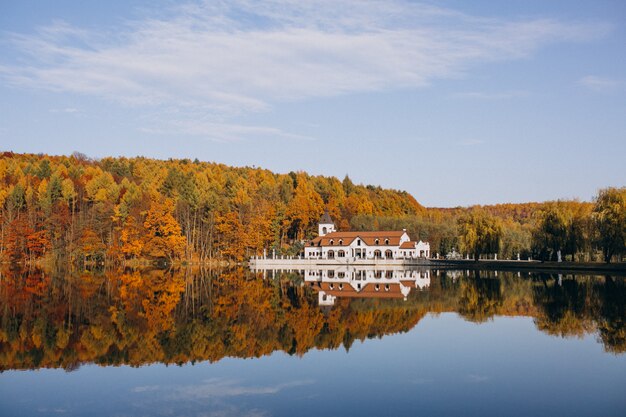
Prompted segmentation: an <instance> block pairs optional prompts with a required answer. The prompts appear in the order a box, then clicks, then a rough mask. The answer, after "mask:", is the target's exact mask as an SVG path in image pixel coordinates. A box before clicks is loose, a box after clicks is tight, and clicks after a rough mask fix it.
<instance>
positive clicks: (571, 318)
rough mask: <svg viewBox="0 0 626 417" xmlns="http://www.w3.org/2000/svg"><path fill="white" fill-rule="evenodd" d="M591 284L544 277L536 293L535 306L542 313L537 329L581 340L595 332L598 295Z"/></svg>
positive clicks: (537, 320) (537, 321) (536, 321)
mask: <svg viewBox="0 0 626 417" xmlns="http://www.w3.org/2000/svg"><path fill="white" fill-rule="evenodd" d="M589 284H590V283H589V282H579V281H577V280H574V279H565V280H562V283H561V285H559V284H558V281H557V278H552V277H551V278H547V277H545V276H544V277H542V280H541V285H536V286H535V289H534V295H535V303H536V304H537V306H538V307H539V309H540V313H539V315H538V316H537V318H536V319H535V323H536V324H537V327H538V328H539V329H541V330H542V331H545V332H547V333H549V334H553V335H558V336H562V337H565V336H579V337H582V336H583V335H585V334H586V333H589V332H591V331H593V330H595V324H594V322H593V320H592V318H593V317H597V313H596V310H597V306H596V305H595V303H596V300H597V294H595V292H594V288H593V286H591V285H589Z"/></svg>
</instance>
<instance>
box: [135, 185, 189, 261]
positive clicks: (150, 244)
mask: <svg viewBox="0 0 626 417" xmlns="http://www.w3.org/2000/svg"><path fill="white" fill-rule="evenodd" d="M173 213H174V202H173V201H172V200H170V199H167V198H163V197H161V196H153V198H152V201H151V204H150V210H148V212H147V214H146V219H145V221H144V223H143V226H144V227H145V228H146V229H147V234H146V236H145V237H144V246H143V253H144V254H145V255H147V256H150V257H153V258H167V259H169V260H170V261H172V260H174V259H178V258H180V257H181V256H182V254H183V253H184V251H185V244H186V243H185V237H184V236H183V235H182V233H181V232H182V231H181V227H180V224H178V222H177V221H176V219H175V218H174V215H173Z"/></svg>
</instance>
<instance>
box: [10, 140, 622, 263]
mask: <svg viewBox="0 0 626 417" xmlns="http://www.w3.org/2000/svg"><path fill="white" fill-rule="evenodd" d="M625 200H626V197H625V189H624V188H621V189H615V188H608V189H605V190H601V191H600V193H599V195H598V197H597V198H596V201H595V203H594V204H592V203H585V202H578V201H559V202H549V203H527V204H501V205H495V206H484V207H469V208H461V207H459V208H452V209H439V208H425V207H423V206H422V205H421V204H419V203H418V202H417V200H416V199H415V198H414V197H413V196H411V195H410V194H409V193H407V192H404V191H398V190H391V189H383V188H381V187H376V186H371V185H367V186H365V185H358V184H354V183H353V182H352V181H351V180H350V178H349V177H348V176H346V177H345V178H344V179H343V180H339V179H338V178H335V177H325V176H311V175H308V174H306V173H304V172H290V173H288V174H276V173H272V172H270V171H268V170H264V169H260V168H253V167H229V166H226V165H223V164H217V163H209V162H201V161H198V160H194V161H192V160H188V159H181V160H167V161H163V160H155V159H149V158H143V157H137V158H123V157H120V158H103V159H99V160H93V159H90V158H88V157H86V156H85V155H82V154H79V153H75V154H73V155H71V156H49V155H41V154H40V155H34V154H14V153H11V152H5V153H3V154H1V155H0V260H1V261H5V262H11V263H14V264H24V263H37V262H54V263H94V264H129V263H132V262H146V261H155V260H159V261H166V262H168V263H172V262H196V263H202V262H211V261H215V260H229V261H231V260H234V261H242V260H245V259H247V258H248V257H249V256H252V255H260V254H262V253H263V251H267V252H270V251H273V250H275V251H276V252H277V253H278V254H287V255H297V254H299V253H300V252H301V250H302V242H303V241H304V240H305V239H308V238H312V237H314V236H315V234H316V231H317V221H318V219H319V217H320V216H321V214H322V213H323V211H324V210H325V209H327V210H328V211H329V213H330V215H331V216H332V217H333V219H334V220H335V222H336V223H337V226H338V228H339V230H349V229H353V230H390V229H401V228H405V229H407V231H408V232H409V234H410V235H411V237H412V238H413V239H414V240H417V239H420V240H423V241H429V242H430V243H431V249H432V250H431V251H432V252H433V253H437V252H439V254H440V255H441V256H444V255H445V254H447V253H449V252H451V251H452V250H456V251H459V252H463V253H467V254H472V255H473V256H475V257H479V256H481V255H482V256H485V255H487V254H494V253H498V254H499V256H500V257H502V258H513V257H515V256H516V254H518V253H519V254H521V256H524V257H526V256H534V257H538V258H542V259H555V257H556V256H557V255H556V254H557V252H558V251H561V252H562V253H563V254H564V255H565V256H568V257H569V258H571V259H574V260H595V259H596V258H599V257H602V258H603V259H604V260H605V261H610V260H612V259H613V260H617V259H621V258H620V257H621V256H622V255H623V254H624V240H625V239H624V234H625V232H624V230H625V226H624V225H625V224H626V214H625V213H626V208H625V207H626V206H625V204H626V203H625Z"/></svg>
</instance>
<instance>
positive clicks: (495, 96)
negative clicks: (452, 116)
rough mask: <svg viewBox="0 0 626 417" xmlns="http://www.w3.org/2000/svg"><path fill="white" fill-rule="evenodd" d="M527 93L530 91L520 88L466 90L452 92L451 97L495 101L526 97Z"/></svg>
mask: <svg viewBox="0 0 626 417" xmlns="http://www.w3.org/2000/svg"><path fill="white" fill-rule="evenodd" d="M529 95H530V93H529V92H528V91H521V90H516V91H500V92H485V91H466V92H462V93H456V94H453V97H456V98H467V99H476V100H487V101H495V100H509V99H513V98H523V97H528V96H529Z"/></svg>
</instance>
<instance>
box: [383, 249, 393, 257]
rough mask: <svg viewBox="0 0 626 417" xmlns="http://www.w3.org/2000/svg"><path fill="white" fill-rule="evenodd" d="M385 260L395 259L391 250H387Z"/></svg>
mask: <svg viewBox="0 0 626 417" xmlns="http://www.w3.org/2000/svg"><path fill="white" fill-rule="evenodd" d="M385 258H386V259H393V252H392V251H391V250H389V249H387V250H386V251H385Z"/></svg>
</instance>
